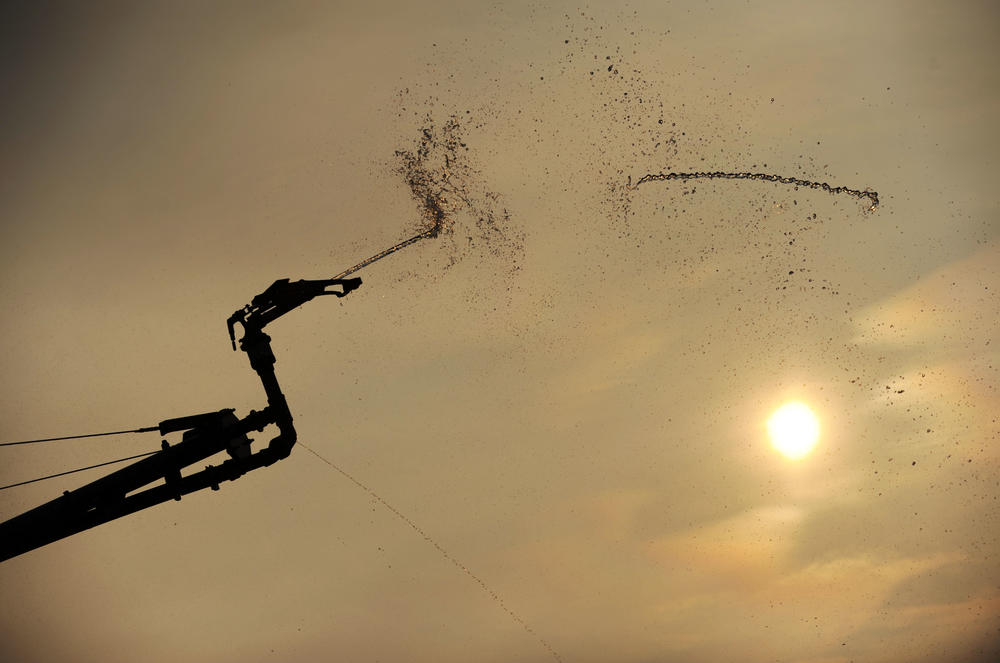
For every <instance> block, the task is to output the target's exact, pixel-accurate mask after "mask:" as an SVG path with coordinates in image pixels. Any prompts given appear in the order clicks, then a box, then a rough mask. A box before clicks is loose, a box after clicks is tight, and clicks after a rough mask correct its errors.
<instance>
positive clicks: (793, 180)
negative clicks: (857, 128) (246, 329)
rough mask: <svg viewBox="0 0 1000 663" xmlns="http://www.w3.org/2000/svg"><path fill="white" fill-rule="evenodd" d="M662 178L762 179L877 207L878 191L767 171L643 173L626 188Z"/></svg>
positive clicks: (872, 208) (659, 180) (658, 180)
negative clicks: (844, 197) (851, 198)
mask: <svg viewBox="0 0 1000 663" xmlns="http://www.w3.org/2000/svg"><path fill="white" fill-rule="evenodd" d="M664 180H762V181H765V182H779V183H781V184H792V185H795V186H803V187H808V188H810V189H822V190H823V191H826V192H828V193H831V194H833V193H846V194H848V195H850V196H854V197H855V198H858V199H859V200H860V199H862V198H867V199H868V200H870V201H871V205H870V206H869V207H868V211H869V212H872V211H874V210H875V208H876V207H878V192H877V191H871V190H869V189H865V190H864V191H859V190H858V189H850V188H848V187H846V186H830V185H829V184H827V183H826V182H813V181H810V180H800V179H799V178H797V177H782V176H781V175H769V174H767V173H724V172H721V171H711V172H704V173H702V172H698V173H655V174H654V173H649V174H646V175H643V176H642V177H640V178H639V179H638V181H636V183H635V184H632V176H631V175H629V178H628V188H630V189H637V188H639V185H640V184H645V183H646V182H662V181H664Z"/></svg>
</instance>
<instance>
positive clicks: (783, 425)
mask: <svg viewBox="0 0 1000 663" xmlns="http://www.w3.org/2000/svg"><path fill="white" fill-rule="evenodd" d="M767 431H768V433H770V435H771V445H772V446H773V447H774V448H775V449H777V450H778V451H780V452H781V453H782V454H783V455H784V456H785V457H787V458H791V459H793V460H797V459H799V458H802V457H804V456H806V455H807V454H808V453H809V452H810V451H812V450H813V447H815V446H816V441H817V440H818V439H819V420H818V419H816V415H815V414H813V411H812V410H810V409H809V406H808V405H806V404H805V403H800V402H797V401H793V402H791V403H785V404H784V405H782V406H781V407H779V408H778V409H777V410H775V412H774V414H772V415H771V418H770V419H768V420H767Z"/></svg>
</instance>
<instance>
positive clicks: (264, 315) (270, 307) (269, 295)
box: [0, 278, 361, 561]
mask: <svg viewBox="0 0 1000 663" xmlns="http://www.w3.org/2000/svg"><path fill="white" fill-rule="evenodd" d="M338 285H339V286H340V287H341V290H339V291H336V290H333V291H328V290H327V288H328V287H331V286H338ZM360 285H361V279H360V278H353V279H326V280H317V281H295V282H294V283H292V282H289V280H288V279H279V280H277V281H275V282H274V283H272V284H271V285H270V287H268V288H267V290H265V291H264V292H262V293H260V294H259V295H257V296H256V297H254V298H253V299H252V300H251V301H250V304H248V305H247V306H244V307H243V308H241V309H239V310H237V311H236V312H235V313H233V315H232V316H230V317H229V320H228V321H227V325H228V327H229V336H230V340H231V341H232V344H233V349H234V350H235V349H236V339H235V324H236V323H237V322H239V323H240V325H241V326H242V327H243V331H244V334H243V338H241V339H240V349H241V350H243V351H244V352H246V353H247V356H248V357H249V359H250V367H251V368H252V369H253V370H254V372H255V373H257V376H258V377H259V378H260V381H261V384H263V386H264V393H265V395H266V396H267V406H266V407H265V408H264V409H263V410H261V411H259V412H258V411H254V410H251V411H250V414H248V415H247V416H245V417H243V418H242V419H240V418H238V417H237V416H236V415H235V414H234V410H232V409H225V410H219V411H217V412H206V413H204V414H195V415H189V416H186V417H178V418H176V419H167V420H164V421H161V422H160V423H159V425H158V426H156V427H150V428H148V429H140V430H158V431H159V433H160V434H161V435H166V434H168V433H173V432H178V431H183V436H182V438H181V441H180V442H178V443H177V444H174V445H171V444H169V443H168V442H167V441H166V440H163V443H162V449H161V450H160V451H157V452H155V453H152V454H150V455H148V456H147V457H145V458H143V459H142V460H140V461H138V462H136V463H133V464H132V465H129V466H127V467H124V468H122V469H120V470H117V471H115V472H112V473H111V474H109V475H107V476H104V477H102V478H100V479H98V480H96V481H93V482H91V483H89V484H87V485H85V486H82V487H81V488H77V489H76V490H72V491H66V492H64V493H63V494H62V496H61V497H57V498H56V499H54V500H52V501H51V502H47V503H45V504H43V505H41V506H39V507H36V508H34V509H31V510H30V511H28V512H26V513H23V514H21V515H20V516H16V517H14V518H11V519H10V520H8V521H6V522H4V523H0V561H2V560H5V559H10V558H11V557H15V556H17V555H20V554H22V553H25V552H28V551H29V550H34V549H35V548H39V547H41V546H44V545H46V544H48V543H52V542H53V541H58V540H59V539H62V538H65V537H67V536H70V535H72V534H76V533H77V532H82V531H84V530H86V529H90V528H91V527H94V526H96V525H100V524H102V523H106V522H108V521H110V520H114V519H116V518H120V517H122V516H125V515H128V514H130V513H135V512H136V511H139V510H141V509H145V508H148V507H151V506H154V505H156V504H160V503H161V502H165V501H167V500H171V499H174V500H179V499H181V497H182V496H183V495H187V494H188V493H192V492H194V491H197V490H202V489H204V488H211V489H212V490H218V489H219V484H220V483H221V482H223V481H234V480H236V479H238V478H239V477H241V476H243V475H244V474H246V473H247V472H249V471H251V470H255V469H257V468H259V467H266V466H268V465H271V464H273V463H275V462H277V461H279V460H281V459H283V458H286V457H288V455H289V454H290V453H291V451H292V446H294V444H295V441H296V433H295V428H294V427H293V426H292V414H291V412H290V411H289V409H288V404H287V403H286V402H285V396H284V394H282V393H281V388H280V387H279V386H278V380H277V378H276V377H275V374H274V363H275V359H274V353H273V352H272V351H271V338H270V337H269V336H268V335H267V334H265V333H264V331H263V330H264V327H265V326H266V325H267V324H268V323H270V322H272V321H273V320H276V319H277V318H279V317H281V316H282V315H284V314H285V313H288V312H289V311H291V310H292V309H295V308H297V307H299V306H301V305H302V304H304V303H306V302H307V301H309V300H311V299H313V298H314V297H319V296H322V295H336V296H337V297H343V296H345V295H347V294H348V293H350V292H351V291H352V290H355V289H357V287H358V286H360ZM271 424H273V425H274V426H275V427H277V429H278V435H277V436H276V437H274V438H272V439H271V440H270V441H269V442H268V445H267V447H265V448H263V449H260V450H258V451H256V452H255V451H253V450H252V449H251V446H250V445H251V443H252V442H253V440H252V439H250V438H249V437H248V436H247V434H248V433H250V431H263V430H264V428H265V427H267V426H268V425H271ZM222 451H226V452H227V453H228V454H229V459H228V460H225V461H224V462H222V463H221V464H219V465H209V466H207V467H205V469H203V470H201V471H198V472H194V473H192V474H189V475H187V476H183V475H182V474H181V470H182V469H184V468H186V467H188V466H190V465H193V464H195V463H199V462H201V461H202V460H204V459H206V458H209V457H210V456H213V455H215V454H217V453H219V452H222ZM160 480H162V481H163V483H161V484H159V485H156V486H153V487H151V488H146V486H148V485H149V484H150V483H153V482H155V481H160ZM135 491H139V492H135Z"/></svg>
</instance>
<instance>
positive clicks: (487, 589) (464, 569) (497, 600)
mask: <svg viewBox="0 0 1000 663" xmlns="http://www.w3.org/2000/svg"><path fill="white" fill-rule="evenodd" d="M420 237H421V236H419V235H418V236H417V237H416V238H412V239H413V240H414V241H416V239H419V238H420ZM299 445H300V446H302V447H303V448H304V449H305V450H306V451H308V452H309V453H311V454H312V455H314V456H316V457H317V458H319V459H320V460H321V461H323V462H324V463H326V464H327V465H329V466H330V467H332V468H333V469H335V470H336V471H337V472H339V473H340V474H342V475H343V476H344V477H346V478H347V480H348V481H350V482H351V483H353V484H354V485H355V486H357V487H358V488H360V489H361V490H363V491H365V492H366V493H368V494H369V495H371V496H372V497H373V498H375V500H377V501H378V502H379V503H380V504H381V505H382V506H384V507H385V508H386V509H388V510H389V511H391V512H392V513H393V515H395V516H396V517H397V518H399V519H400V520H402V521H403V522H404V523H406V524H407V525H409V527H410V529H412V530H413V531H414V532H416V533H417V534H419V535H420V536H421V538H423V540H424V541H426V542H427V543H429V544H430V545H432V546H434V548H435V549H436V550H437V551H438V552H439V553H441V556H442V557H444V558H445V559H446V560H448V561H449V562H450V563H451V564H452V566H454V567H455V568H457V569H458V570H459V571H461V572H462V573H464V574H465V575H467V576H468V577H469V578H471V579H472V580H473V581H475V583H476V584H477V585H479V587H480V588H481V589H482V590H483V591H484V592H486V593H487V594H489V596H490V598H491V599H493V602H494V603H496V604H497V605H498V606H500V608H501V609H502V610H503V611H504V612H506V613H507V616H508V617H510V618H511V619H512V620H514V621H515V622H517V623H518V624H520V626H521V628H523V629H524V631H525V632H526V633H528V634H529V635H531V636H532V637H533V638H535V640H537V641H538V642H539V643H540V644H541V645H542V646H543V647H544V648H545V649H546V651H548V652H549V654H550V655H551V656H552V658H553V659H555V660H556V661H559V663H562V660H563V659H562V657H561V656H560V655H559V654H558V653H557V652H556V650H555V649H553V648H552V645H550V644H549V643H548V641H547V640H546V639H545V638H543V637H542V636H540V635H539V634H538V632H537V631H535V629H533V628H531V627H530V626H528V624H527V623H526V622H525V621H524V620H523V619H521V618H520V617H519V616H518V615H517V613H515V612H514V611H513V610H511V609H510V608H509V607H507V604H506V603H504V600H503V599H502V598H500V595H499V594H497V593H496V592H495V591H493V590H492V589H490V586H489V585H487V584H486V583H485V582H483V580H482V579H481V578H480V577H479V576H477V575H476V574H475V573H473V572H472V571H471V570H469V567H467V566H466V565H465V564H463V563H462V562H460V561H458V560H457V559H455V558H454V557H453V556H452V555H451V553H449V552H448V551H447V550H445V549H444V548H443V547H442V546H441V544H440V543H438V542H437V541H435V540H434V538H433V537H431V535H430V534H428V533H427V532H425V531H424V530H423V529H421V528H420V526H419V525H417V524H416V523H414V522H413V521H412V520H410V519H409V518H408V517H407V516H406V515H405V514H404V513H402V512H401V511H399V509H397V508H396V507H394V506H393V505H391V504H389V503H388V502H386V501H385V500H384V499H383V498H382V496H381V495H379V494H378V493H376V492H375V491H374V490H372V489H371V488H369V487H368V486H366V485H365V484H363V483H361V482H360V481H358V480H357V479H355V478H354V477H353V476H352V475H350V474H348V473H347V471H346V470H344V469H341V468H340V466H338V465H337V464H335V463H334V462H333V461H331V460H328V459H326V458H324V457H323V456H321V455H319V453H317V452H316V451H313V450H312V449H311V448H309V447H307V446H306V445H305V444H303V443H302V442H299Z"/></svg>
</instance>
